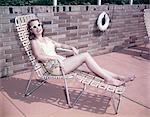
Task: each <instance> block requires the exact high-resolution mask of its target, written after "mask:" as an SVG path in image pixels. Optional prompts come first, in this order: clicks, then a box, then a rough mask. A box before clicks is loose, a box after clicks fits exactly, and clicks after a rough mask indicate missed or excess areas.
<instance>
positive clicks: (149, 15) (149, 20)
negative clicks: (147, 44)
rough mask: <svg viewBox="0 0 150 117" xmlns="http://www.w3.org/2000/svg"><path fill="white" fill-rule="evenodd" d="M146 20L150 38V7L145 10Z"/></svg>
mask: <svg viewBox="0 0 150 117" xmlns="http://www.w3.org/2000/svg"><path fill="white" fill-rule="evenodd" d="M144 21H145V26H146V30H147V34H148V37H149V39H150V9H145V10H144Z"/></svg>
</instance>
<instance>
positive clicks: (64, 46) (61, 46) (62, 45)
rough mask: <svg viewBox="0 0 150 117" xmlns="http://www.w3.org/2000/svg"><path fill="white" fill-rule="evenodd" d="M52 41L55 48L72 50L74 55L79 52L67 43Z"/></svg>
mask: <svg viewBox="0 0 150 117" xmlns="http://www.w3.org/2000/svg"><path fill="white" fill-rule="evenodd" d="M53 43H54V44H55V46H56V48H63V49H69V50H72V51H73V53H74V54H75V55H76V54H78V53H79V51H78V50H77V49H76V48H75V47H73V46H70V45H67V44H62V43H58V42H56V41H53Z"/></svg>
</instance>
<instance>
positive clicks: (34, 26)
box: [30, 23, 42, 29]
mask: <svg viewBox="0 0 150 117" xmlns="http://www.w3.org/2000/svg"><path fill="white" fill-rule="evenodd" d="M41 26H42V24H40V23H39V24H38V25H37V26H36V25H33V26H31V28H30V29H36V28H38V27H41Z"/></svg>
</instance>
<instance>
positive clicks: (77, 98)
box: [72, 84, 86, 107]
mask: <svg viewBox="0 0 150 117" xmlns="http://www.w3.org/2000/svg"><path fill="white" fill-rule="evenodd" d="M83 86H84V87H83V89H82V91H80V93H79V95H78V96H77V97H76V99H75V100H74V102H73V103H72V107H73V106H74V105H75V104H76V103H77V101H78V100H79V98H80V97H81V96H82V94H83V92H84V91H85V89H86V85H85V84H83Z"/></svg>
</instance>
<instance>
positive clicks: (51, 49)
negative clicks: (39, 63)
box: [37, 40, 65, 75]
mask: <svg viewBox="0 0 150 117" xmlns="http://www.w3.org/2000/svg"><path fill="white" fill-rule="evenodd" d="M37 42H38V44H39V46H40V48H41V49H42V50H43V52H44V53H45V54H46V55H49V56H55V57H57V59H58V60H59V61H63V60H64V59H65V57H63V56H60V55H58V54H57V53H56V52H55V45H54V43H53V42H52V41H46V43H44V42H40V41H39V40H37ZM52 63H53V62H52V61H48V62H46V63H44V65H45V66H46V69H47V71H48V72H50V73H51V74H53V75H61V71H60V67H58V66H57V65H56V66H54V67H53V66H52V67H51V65H52ZM57 64H58V63H57Z"/></svg>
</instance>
